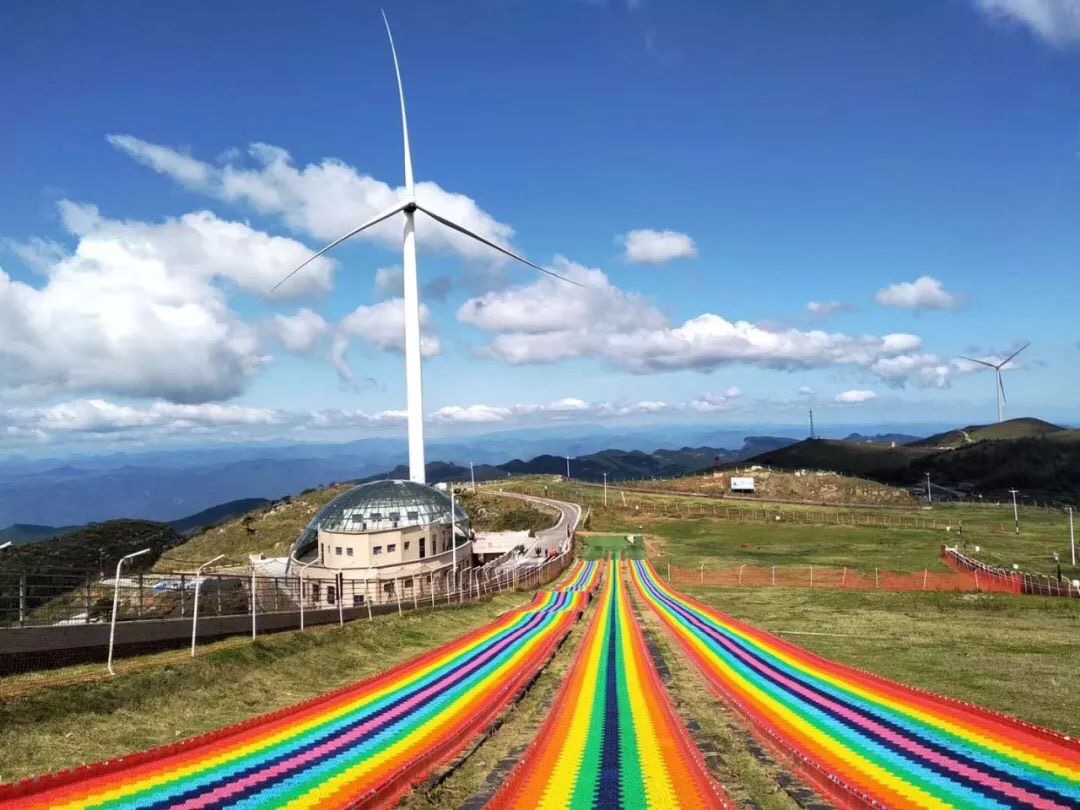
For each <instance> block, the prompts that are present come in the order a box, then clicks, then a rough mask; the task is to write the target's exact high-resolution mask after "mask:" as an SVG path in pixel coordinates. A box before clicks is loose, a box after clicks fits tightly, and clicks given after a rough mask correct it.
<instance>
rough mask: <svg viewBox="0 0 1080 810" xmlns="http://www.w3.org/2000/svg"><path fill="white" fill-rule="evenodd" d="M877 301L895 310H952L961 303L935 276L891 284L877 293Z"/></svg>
mask: <svg viewBox="0 0 1080 810" xmlns="http://www.w3.org/2000/svg"><path fill="white" fill-rule="evenodd" d="M874 298H875V300H876V301H877V302H878V303H879V304H881V305H882V306H886V307H893V308H895V309H952V308H953V307H955V306H957V305H958V304H959V303H960V302H959V300H958V299H957V297H956V296H955V295H953V294H952V293H950V292H948V291H946V289H945V286H944V285H943V284H942V283H941V282H940V281H938V280H937V279H936V278H934V277H933V276H920V277H919V278H917V279H915V280H914V281H903V282H900V283H898V284H890V285H889V286H888V287H885V288H883V289H881V290H878V291H877V294H876V295H875V296H874Z"/></svg>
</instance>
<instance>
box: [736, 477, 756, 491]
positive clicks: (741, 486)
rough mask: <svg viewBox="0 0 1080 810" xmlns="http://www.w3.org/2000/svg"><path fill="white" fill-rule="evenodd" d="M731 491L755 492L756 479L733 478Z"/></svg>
mask: <svg viewBox="0 0 1080 810" xmlns="http://www.w3.org/2000/svg"><path fill="white" fill-rule="evenodd" d="M731 491H732V492H753V491H754V479H753V478H734V477H733V478H732V479H731Z"/></svg>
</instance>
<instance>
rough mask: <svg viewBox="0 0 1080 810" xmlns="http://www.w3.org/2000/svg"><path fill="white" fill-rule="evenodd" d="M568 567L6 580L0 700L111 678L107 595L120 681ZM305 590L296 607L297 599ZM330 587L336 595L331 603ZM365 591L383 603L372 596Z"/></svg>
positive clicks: (536, 563)
mask: <svg viewBox="0 0 1080 810" xmlns="http://www.w3.org/2000/svg"><path fill="white" fill-rule="evenodd" d="M571 560H572V554H571V553H570V552H569V550H565V551H564V552H563V553H562V554H559V555H558V556H555V557H552V558H541V559H532V558H529V559H525V558H521V557H516V556H515V555H507V557H506V558H501V559H500V560H497V561H496V562H497V563H498V565H497V566H496V565H491V564H489V565H488V566H484V567H478V568H464V567H459V569H458V572H457V576H456V577H454V576H453V572H452V571H449V572H442V571H439V572H431V573H432V576H429V575H427V574H425V575H424V576H416V577H396V578H393V579H391V578H379V579H376V578H372V579H370V580H365V579H358V580H353V579H350V578H348V577H344V578H334V579H329V580H327V579H322V580H315V579H312V578H308V577H305V578H304V581H303V583H301V581H300V577H299V576H292V577H265V576H256V577H254V578H253V577H251V576H244V575H237V574H220V575H218V574H211V575H206V576H204V577H202V578H201V579H197V578H195V577H193V576H191V575H180V574H175V575H157V574H144V575H142V576H141V577H140V576H138V575H133V576H131V577H122V578H121V579H120V581H119V582H115V581H114V580H113V579H111V578H101V577H88V576H81V577H80V576H77V575H71V574H61V573H54V574H53V575H48V574H47V573H44V572H35V573H34V574H33V575H30V574H18V573H12V572H5V576H8V577H9V578H13V579H14V580H15V581H16V583H17V588H16V592H17V595H18V594H22V597H23V598H22V609H21V612H20V609H19V606H18V605H15V606H14V607H12V606H11V605H8V604H6V603H5V604H4V610H5V614H4V616H5V617H6V619H7V626H6V627H3V626H0V675H3V676H19V677H0V700H2V699H4V698H6V697H11V696H13V695H17V694H22V693H25V692H28V691H33V690H35V689H37V688H40V687H41V686H47V685H57V684H64V683H75V682H80V681H84V680H88V679H94V678H98V677H105V676H106V672H112V668H111V667H109V664H110V661H109V655H108V650H109V648H110V645H111V643H112V642H111V639H112V637H113V635H114V631H112V630H111V621H110V620H111V614H112V599H113V596H114V594H115V596H116V598H117V624H116V625H115V650H114V658H115V661H113V662H111V663H113V664H114V665H115V670H116V671H117V672H125V671H135V670H138V669H145V668H147V667H160V666H163V665H166V664H168V663H170V662H172V661H176V660H182V659H183V658H187V657H188V656H189V655H194V654H195V651H196V646H197V645H201V644H205V643H208V642H210V641H220V640H222V639H226V638H229V637H231V638H232V640H231V641H230V642H229V644H230V645H235V644H236V643H243V636H248V638H249V639H253V638H255V637H256V636H258V635H263V634H265V633H272V632H277V631H283V630H294V629H297V628H300V629H305V628H307V627H314V626H315V625H324V626H326V625H333V624H338V623H341V624H344V623H345V622H348V621H354V620H357V619H361V620H366V619H371V618H373V617H374V616H375V615H379V614H387V613H390V614H394V613H401V614H404V613H406V612H409V611H416V610H423V609H428V610H430V609H433V608H439V607H443V608H445V607H446V606H456V605H461V604H466V603H469V602H476V601H480V600H483V599H487V598H490V597H491V596H493V595H495V594H498V593H509V592H513V591H527V590H533V589H536V588H539V587H542V586H544V585H546V584H547V583H550V582H552V581H553V580H554V579H556V578H557V577H558V576H560V575H561V574H562V573H563V571H565V570H566V568H567V566H568V565H569V564H570V562H571ZM23 582H25V585H24V586H23V585H21V583H23ZM316 584H318V585H319V586H320V587H319V588H318V590H316V588H315V587H314V586H315V585H316ZM301 585H302V586H303V591H304V598H303V599H300V598H299V595H300V592H301ZM196 586H198V587H197V588H196ZM328 587H330V588H333V589H334V590H333V593H332V594H331V593H328ZM196 591H197V592H198V610H197V613H196V609H195V603H196V598H195V597H196ZM373 593H378V594H379V595H380V598H379V599H378V600H375V599H369V598H368V594H373ZM252 594H254V600H252ZM328 597H329V598H328ZM331 599H332V601H331ZM8 601H10V600H8ZM15 602H18V598H16V599H15ZM87 604H89V605H90V609H89V610H87V608H86V605H87ZM253 604H254V611H252V606H253ZM20 615H21V617H22V621H23V624H22V625H21V626H20V625H19V616H20ZM189 648H190V651H189ZM124 659H129V660H124Z"/></svg>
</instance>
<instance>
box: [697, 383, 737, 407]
mask: <svg viewBox="0 0 1080 810" xmlns="http://www.w3.org/2000/svg"><path fill="white" fill-rule="evenodd" d="M742 395H743V392H742V389H740V388H738V387H736V386H731V387H730V388H728V389H727V390H725V391H724V393H722V394H699V395H698V396H697V397H696V398H695V399H693V400H691V401H690V402H689V403H687V406H686V407H687V408H688V409H689V410H691V411H696V412H697V413H713V412H715V411H730V410H731V409H732V408H734V407H735V400H737V399H738V398H739V397H741V396H742Z"/></svg>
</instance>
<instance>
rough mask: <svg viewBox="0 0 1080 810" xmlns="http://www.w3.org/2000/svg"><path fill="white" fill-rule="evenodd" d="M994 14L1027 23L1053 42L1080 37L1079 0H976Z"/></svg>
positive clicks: (1042, 36)
mask: <svg viewBox="0 0 1080 810" xmlns="http://www.w3.org/2000/svg"><path fill="white" fill-rule="evenodd" d="M975 5H976V6H978V8H979V9H980V10H982V11H983V12H985V13H986V14H989V15H991V16H993V17H995V18H1002V19H1010V20H1013V21H1014V22H1018V23H1021V24H1022V25H1026V26H1027V27H1028V28H1030V29H1031V30H1032V32H1034V33H1035V34H1036V35H1038V36H1039V37H1041V38H1042V39H1044V40H1046V41H1047V42H1049V43H1051V44H1052V45H1058V46H1064V45H1068V44H1069V43H1072V42H1078V41H1080V0H975Z"/></svg>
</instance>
